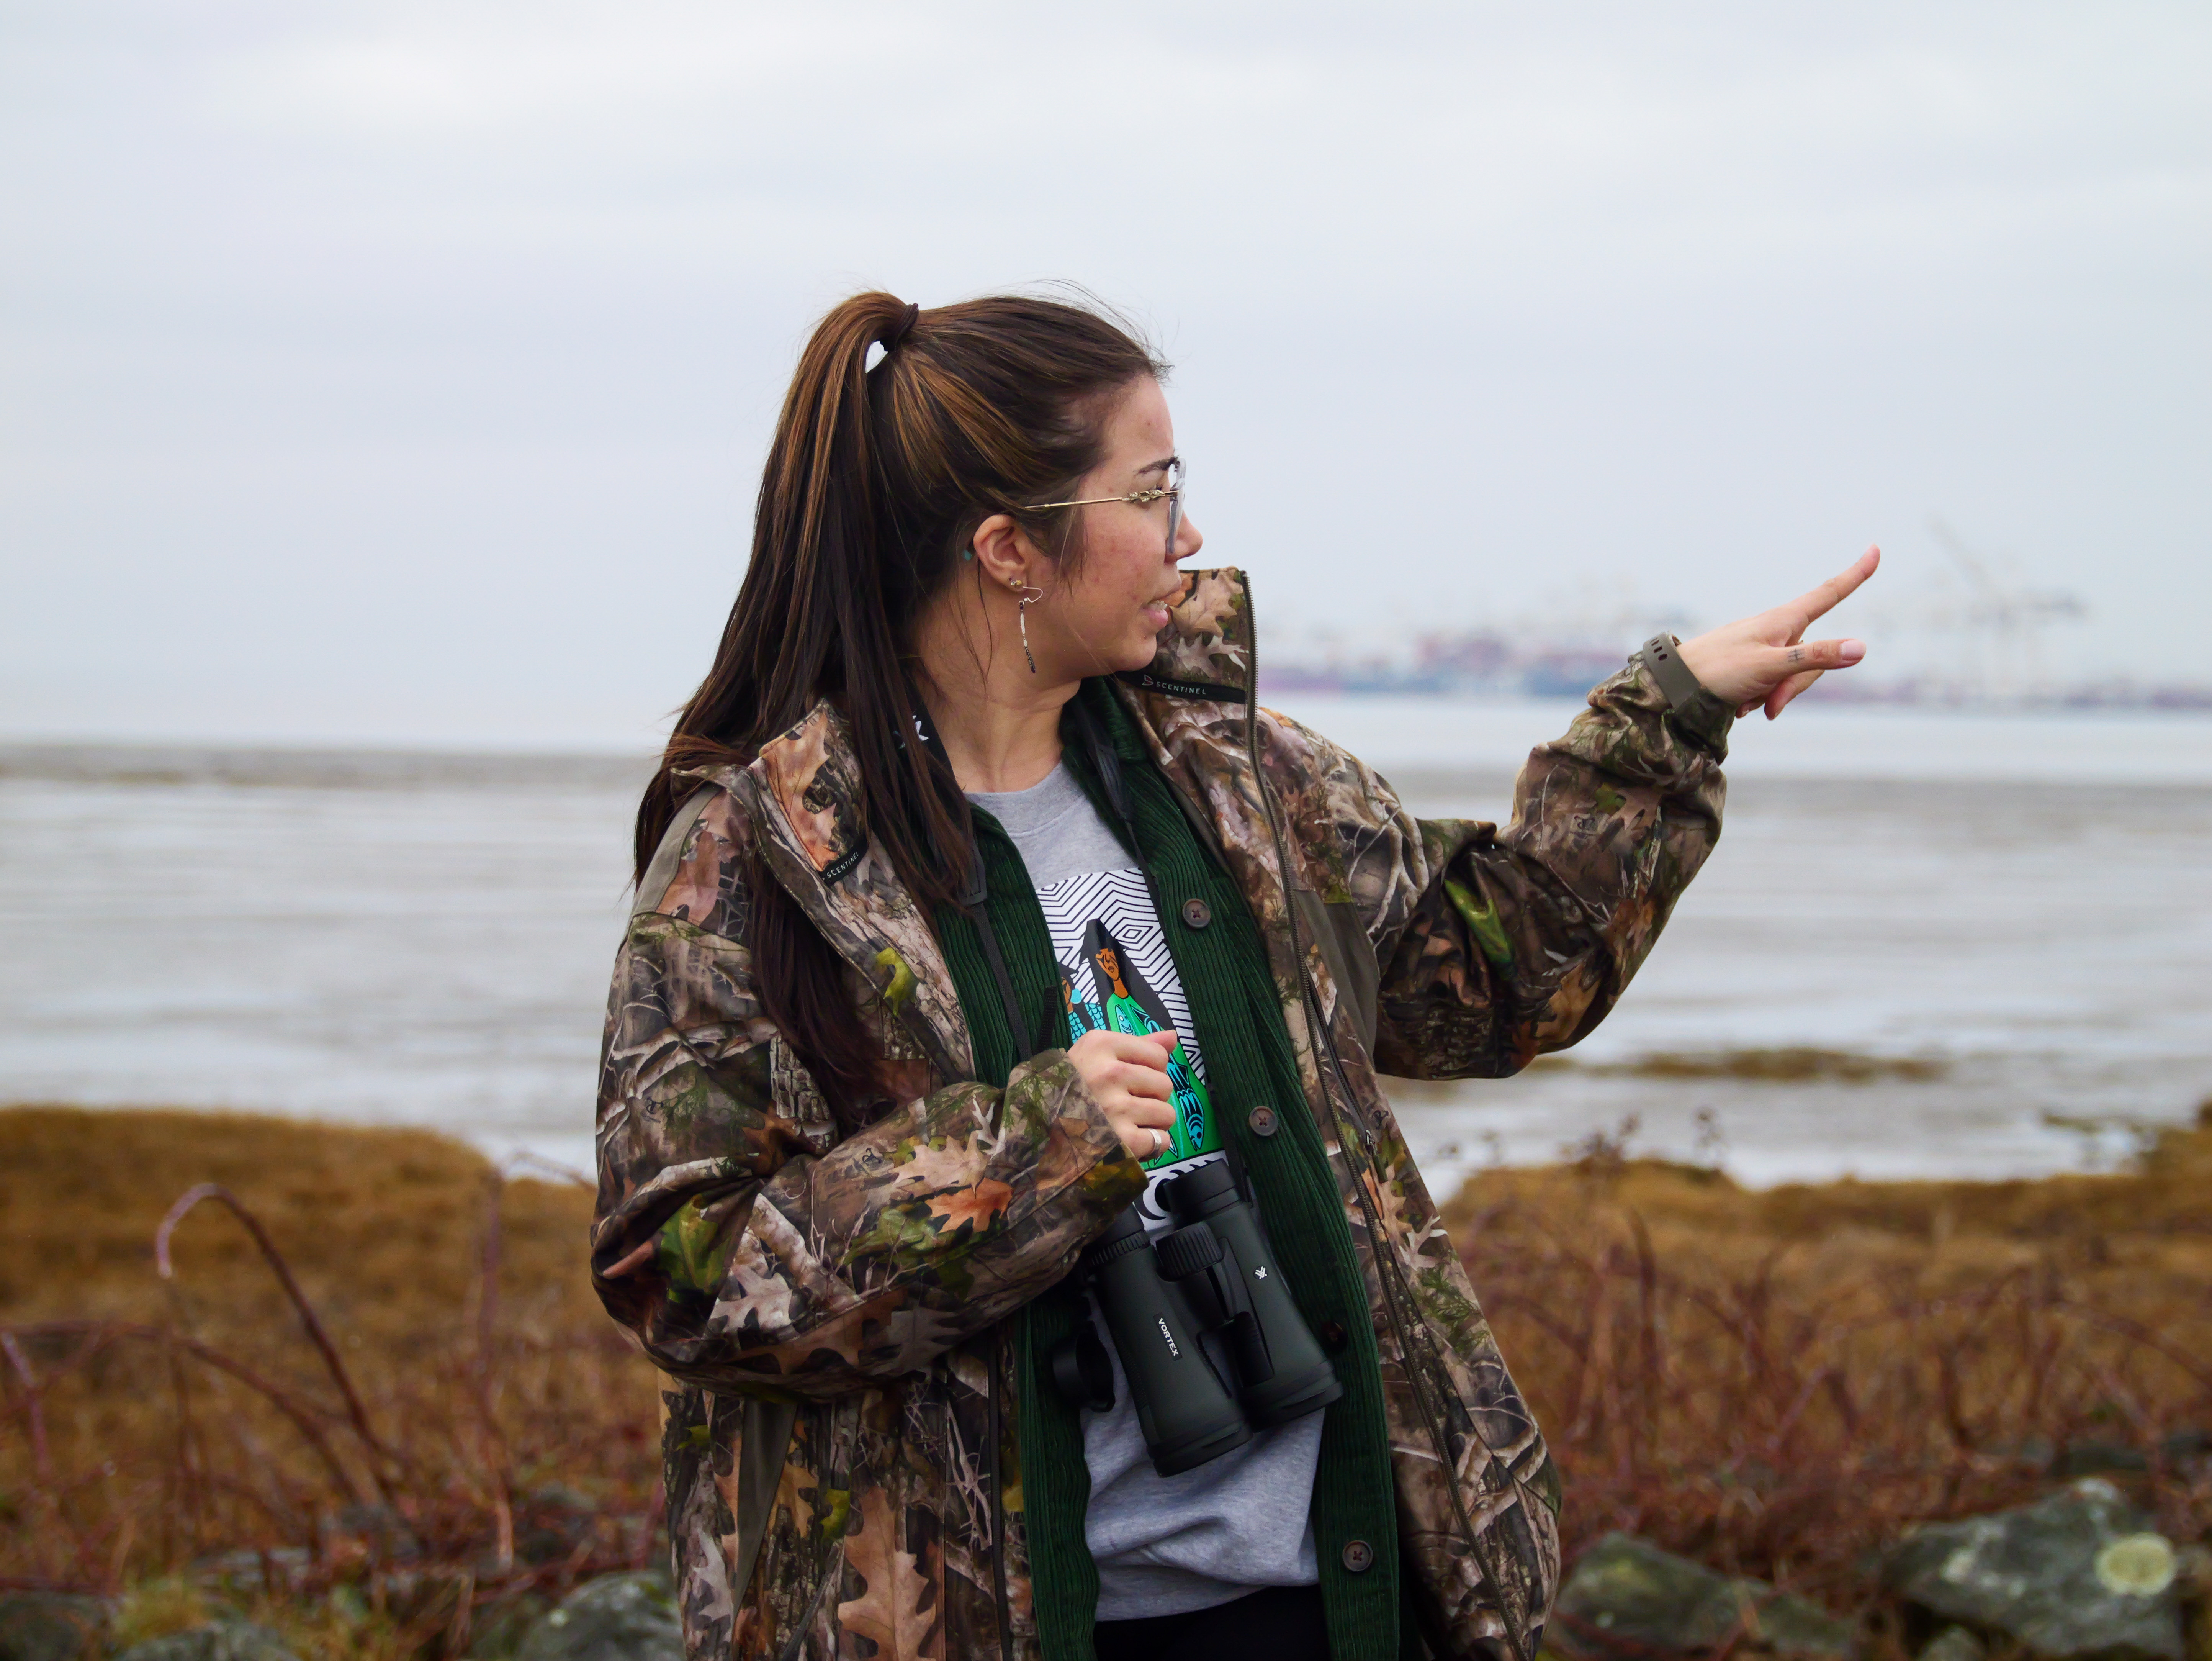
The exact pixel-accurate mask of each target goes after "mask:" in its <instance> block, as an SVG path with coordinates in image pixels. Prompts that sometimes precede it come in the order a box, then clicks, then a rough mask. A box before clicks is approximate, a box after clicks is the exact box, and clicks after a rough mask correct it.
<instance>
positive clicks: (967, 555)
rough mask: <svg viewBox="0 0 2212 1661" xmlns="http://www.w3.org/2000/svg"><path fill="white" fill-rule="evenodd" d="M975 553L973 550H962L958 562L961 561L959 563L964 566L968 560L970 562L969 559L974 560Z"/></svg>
mask: <svg viewBox="0 0 2212 1661" xmlns="http://www.w3.org/2000/svg"><path fill="white" fill-rule="evenodd" d="M973 558H975V550H974V549H973V548H963V549H962V550H961V551H960V560H961V563H963V565H964V564H965V563H967V562H968V561H969V560H971V559H973Z"/></svg>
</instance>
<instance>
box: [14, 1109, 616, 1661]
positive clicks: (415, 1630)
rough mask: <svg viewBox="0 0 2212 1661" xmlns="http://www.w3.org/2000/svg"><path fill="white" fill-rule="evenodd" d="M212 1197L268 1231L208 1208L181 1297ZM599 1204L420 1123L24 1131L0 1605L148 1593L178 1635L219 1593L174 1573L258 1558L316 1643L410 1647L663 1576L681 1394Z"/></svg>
mask: <svg viewBox="0 0 2212 1661" xmlns="http://www.w3.org/2000/svg"><path fill="white" fill-rule="evenodd" d="M201 1184H212V1185H216V1186H218V1187H219V1188H220V1189H222V1190H223V1193H224V1194H226V1195H228V1196H235V1199H236V1201H237V1202H238V1204H239V1206H240V1207H241V1208H243V1211H244V1213H245V1220H241V1218H240V1216H239V1215H237V1214H234V1213H232V1212H230V1211H228V1209H227V1204H228V1202H227V1201H226V1200H225V1199H224V1198H223V1197H222V1196H221V1195H215V1196H207V1197H204V1198H203V1199H202V1200H201V1202H199V1203H197V1204H196V1205H194V1206H193V1207H192V1208H191V1210H190V1211H189V1212H187V1213H185V1214H184V1215H183V1216H182V1217H181V1219H180V1220H178V1221H177V1222H176V1224H175V1226H174V1228H173V1235H172V1238H171V1240H170V1247H171V1252H170V1255H171V1258H172V1266H173V1270H174V1273H173V1277H172V1278H169V1279H167V1280H165V1279H163V1278H162V1277H161V1275H159V1274H158V1273H157V1266H156V1262H155V1236H156V1232H157V1230H158V1229H159V1227H160V1226H161V1223H162V1220H163V1218H164V1215H165V1214H167V1213H169V1211H170V1209H171V1208H172V1206H173V1203H174V1202H177V1201H178V1200H179V1197H180V1196H184V1195H186V1194H187V1193H188V1192H190V1191H191V1190H192V1189H195V1188H196V1187H197V1186H199V1185H201ZM590 1213H591V1196H589V1194H588V1193H587V1192H586V1191H584V1190H583V1189H580V1188H578V1187H576V1186H574V1185H573V1184H566V1183H544V1182H536V1181H501V1180H500V1178H499V1177H498V1175H497V1173H496V1172H495V1171H494V1170H493V1169H492V1167H491V1166H490V1165H489V1164H487V1162H486V1161H485V1160H484V1159H483V1158H482V1157H481V1156H480V1155H478V1154H477V1153H474V1152H472V1151H471V1150H470V1149H468V1148H466V1147H463V1146H462V1145H461V1144H459V1143H458V1142H455V1141H449V1140H447V1139H445V1138H442V1137H438V1136H435V1135H425V1134H422V1133H418V1132H410V1131H398V1130H368V1129H339V1128H332V1127H328V1126H322V1125H312V1124H304V1123H291V1122H288V1121H284V1120H280V1119H270V1118H253V1117H245V1116H227V1115H211V1114H197V1113H170V1112H154V1111H146V1112H137V1111H133V1112H122V1111H113V1112H100V1111H83V1110H75V1109H67V1108H36V1107H33V1108H17V1109H12V1110H6V1111H3V1112H0V1333H4V1336H5V1340H6V1342H5V1344H4V1346H0V1349H4V1352H5V1353H4V1354H0V1376H4V1377H5V1378H6V1389H7V1394H6V1404H7V1413H8V1417H9V1421H10V1422H9V1431H8V1433H6V1434H5V1435H4V1436H0V1584H4V1583H13V1584H15V1585H51V1586H64V1587H70V1588H73V1589H82V1590H88V1591H104V1592H114V1591H121V1590H123V1589H125V1588H126V1587H136V1588H138V1595H137V1597H135V1598H134V1599H133V1600H132V1603H131V1605H129V1606H128V1608H129V1609H138V1610H141V1611H142V1612H143V1611H144V1610H146V1609H151V1610H153V1611H154V1613H153V1614H152V1615H148V1616H146V1617H145V1618H147V1619H150V1620H151V1621H153V1622H154V1624H155V1626H156V1627H159V1626H161V1625H163V1624H168V1623H170V1622H171V1617H170V1616H169V1615H163V1614H162V1613H161V1610H163V1609H167V1608H168V1606H169V1604H170V1603H174V1604H176V1605H177V1607H178V1608H179V1609H186V1608H189V1607H190V1606H191V1603H192V1601H193V1598H192V1595H191V1593H190V1591H189V1588H185V1589H184V1590H180V1591H178V1592H177V1595H176V1596H175V1597H170V1598H168V1599H167V1601H166V1602H165V1601H164V1598H163V1597H162V1596H160V1595H157V1591H158V1589H159V1588H160V1587H161V1586H163V1585H173V1584H174V1583H169V1582H165V1581H164V1580H163V1579H162V1577H164V1576H169V1575H173V1574H174V1573H176V1572H177V1571H179V1569H181V1568H184V1567H186V1566H188V1565H195V1564H197V1565H201V1566H203V1567H204V1566H205V1565H206V1563H207V1561H208V1560H209V1559H210V1557H211V1556H213V1555H217V1554H223V1553H236V1552H240V1551H245V1552H247V1553H250V1554H253V1555H252V1556H249V1557H247V1558H246V1559H245V1560H243V1561H234V1562H233V1563H232V1564H231V1565H229V1567H230V1570H231V1578H232V1579H233V1581H234V1583H235V1582H236V1581H238V1580H239V1579H243V1580H244V1581H246V1583H248V1585H249V1588H250V1590H251V1591H252V1593H253V1595H252V1597H250V1599H249V1601H251V1602H252V1603H255V1604H256V1605H257V1606H258V1607H259V1608H261V1609H263V1611H264V1613H270V1612H272V1611H274V1612H276V1613H278V1614H285V1613H286V1611H287V1610H289V1615H288V1618H286V1619H285V1620H284V1622H283V1623H284V1624H285V1626H286V1628H287V1629H288V1630H289V1631H290V1632H291V1633H292V1634H293V1635H294V1636H295V1640H298V1641H300V1642H301V1643H302V1644H303V1645H305V1646H307V1648H308V1649H310V1650H317V1651H321V1652H346V1651H351V1652H360V1651H362V1650H364V1649H365V1650H366V1651H368V1652H378V1653H383V1652H392V1653H411V1652H417V1651H420V1650H422V1649H423V1648H424V1647H425V1646H428V1648H430V1649H432V1650H441V1649H451V1650H458V1648H459V1647H460V1646H466V1645H467V1644H468V1643H469V1641H470V1639H471V1630H470V1629H471V1627H472V1626H474V1625H476V1624H477V1623H478V1620H479V1617H481V1616H482V1615H483V1614H484V1613H485V1612H486V1611H487V1610H496V1609H499V1608H502V1607H505V1606H506V1605H507V1604H508V1603H512V1602H513V1600H514V1599H515V1598H516V1597H520V1596H522V1595H524V1594H526V1593H530V1592H532V1591H539V1590H544V1591H556V1590H558V1588H559V1587H560V1586H561V1585H563V1584H565V1583H567V1582H568V1581H569V1580H572V1579H574V1578H575V1577H576V1576H578V1575H580V1574H583V1573H591V1572H596V1571H598V1570H599V1569H603V1568H606V1567H616V1566H618V1565H623V1564H628V1563H630V1562H634V1561H641V1560H642V1559H644V1558H645V1557H646V1556H647V1555H648V1554H649V1552H650V1549H651V1540H652V1534H653V1528H654V1526H655V1509H654V1508H655V1506H656V1505H657V1496H656V1494H655V1493H654V1492H653V1490H654V1478H655V1475H656V1465H657V1461H656V1459H655V1457H654V1443H655V1438H656V1434H657V1433H656V1429H655V1415H656V1408H655V1403H654V1392H653V1372H652V1369H651V1368H650V1367H649V1366H647V1364H646V1363H645V1362H644V1361H643V1360H641V1358H639V1357H638V1356H636V1355H635V1354H634V1353H632V1352H631V1351H630V1350H629V1348H628V1347H627V1346H626V1345H624V1344H623V1342H622V1341H621V1339H620V1336H619V1335H618V1334H617V1332H616V1330H615V1329H614V1328H613V1326H612V1325H611V1323H609V1322H608V1321H607V1319H606V1317H605V1315H604V1314H602V1313H601V1312H600V1311H599V1305H598V1303H597V1300H596V1299H594V1298H593V1297H592V1293H591V1288H590V1286H589V1283H588V1281H586V1277H585V1273H584V1238H585V1229H586V1224H587V1222H588V1220H589V1217H590ZM253 1226H258V1227H259V1228H260V1229H262V1230H263V1231H264V1232H265V1237H266V1238H267V1240H268V1242H269V1244H270V1247H271V1248H272V1250H273V1253H274V1262H272V1259H271V1257H270V1256H264V1252H263V1251H262V1250H261V1249H260V1247H259V1246H258V1244H257V1243H256V1239H255V1237H254V1234H253V1232H252V1228H253ZM279 1265H281V1269H280V1268H279ZM282 1275H289V1276H290V1277H291V1278H292V1279H293V1280H294V1281H295V1282H296V1285H297V1288H298V1291H299V1293H300V1301H299V1303H298V1304H296V1305H295V1303H294V1302H293V1301H292V1300H291V1299H289V1298H288V1296H287V1294H286V1293H285V1290H284V1288H283V1281H282V1278H281V1276H282ZM487 1286H489V1287H490V1289H491V1296H490V1297H489V1299H487V1298H486V1296H485V1292H486V1287H487ZM302 1309H304V1310H305V1311H307V1312H309V1313H310V1314H311V1315H312V1317H313V1324H314V1325H315V1326H317V1327H319V1329H320V1330H321V1333H322V1334H323V1335H324V1342H325V1343H326V1344H327V1347H328V1348H327V1354H325V1351H324V1350H323V1349H321V1348H319V1347H318V1344H317V1342H316V1337H315V1334H314V1333H313V1332H312V1331H311V1330H310V1329H309V1323H307V1322H306V1321H303V1319H302V1316H301V1311H302ZM264 1553H265V1554H268V1555H266V1556H264V1555H261V1554H264ZM338 1585H343V1586H344V1587H346V1588H347V1589H348V1592H349V1595H348V1597H342V1598H340V1599H338V1600H337V1603H335V1604H333V1603H331V1602H330V1600H328V1599H326V1598H324V1597H322V1596H321V1594H323V1593H325V1592H326V1591H329V1590H330V1589H331V1587H333V1586H338ZM294 1589H296V1591H297V1592H298V1593H299V1594H300V1596H298V1597H295V1596H294V1595H293V1592H294ZM303 1599H305V1600H312V1602H313V1609H312V1611H310V1610H309V1609H307V1606H306V1603H305V1602H303V1601H302V1600H303ZM295 1606H296V1607H295ZM126 1613H128V1610H126ZM311 1614H312V1618H310V1615H311ZM133 1618H136V1617H133ZM175 1618H176V1619H182V1618H183V1617H182V1616H177V1617H175ZM303 1623H304V1624H303Z"/></svg>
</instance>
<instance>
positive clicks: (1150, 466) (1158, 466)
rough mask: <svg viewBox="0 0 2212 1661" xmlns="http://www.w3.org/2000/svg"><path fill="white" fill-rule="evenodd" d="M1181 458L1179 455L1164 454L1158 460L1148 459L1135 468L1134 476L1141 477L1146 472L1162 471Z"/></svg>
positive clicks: (1165, 470)
mask: <svg viewBox="0 0 2212 1661" xmlns="http://www.w3.org/2000/svg"><path fill="white" fill-rule="evenodd" d="M1181 459H1182V457H1180V456H1164V457H1162V458H1161V459H1159V460H1158V461H1148V462H1146V464H1145V465H1143V466H1141V467H1139V468H1138V469H1137V472H1136V477H1137V478H1143V477H1144V476H1145V475H1146V473H1164V472H1167V470H1168V469H1169V468H1170V467H1172V466H1174V465H1176V462H1178V461H1180V460H1181Z"/></svg>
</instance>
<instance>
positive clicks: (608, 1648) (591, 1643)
mask: <svg viewBox="0 0 2212 1661" xmlns="http://www.w3.org/2000/svg"><path fill="white" fill-rule="evenodd" d="M515 1655H516V1661H684V1631H683V1628H682V1627H681V1626H679V1625H678V1621H677V1619H676V1596H675V1593H674V1592H673V1591H671V1589H670V1587H669V1584H668V1577H667V1576H666V1575H665V1574H608V1575H603V1576H601V1577H600V1578H599V1579H597V1580H592V1581H588V1582H586V1584H585V1585H580V1586H579V1587H577V1588H576V1590H575V1591H572V1592H570V1593H569V1594H568V1597H565V1598H563V1599H562V1601H561V1605H560V1607H559V1608H557V1609H555V1610H554V1611H553V1613H552V1614H550V1615H547V1616H546V1617H545V1618H544V1620H543V1621H539V1622H538V1624H537V1625H536V1626H535V1627H532V1628H531V1629H530V1635H529V1636H528V1637H526V1638H525V1639H524V1640H522V1647H521V1648H520V1649H519V1650H518V1651H516V1652H515Z"/></svg>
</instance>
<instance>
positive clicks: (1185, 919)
mask: <svg viewBox="0 0 2212 1661" xmlns="http://www.w3.org/2000/svg"><path fill="white" fill-rule="evenodd" d="M1212 921H1213V908H1212V907H1211V906H1209V905H1208V904H1206V902H1205V901H1204V900H1185V901H1184V902H1183V903H1182V926H1183V927H1184V928H1205V927H1206V924H1208V923H1210V922H1212Z"/></svg>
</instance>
